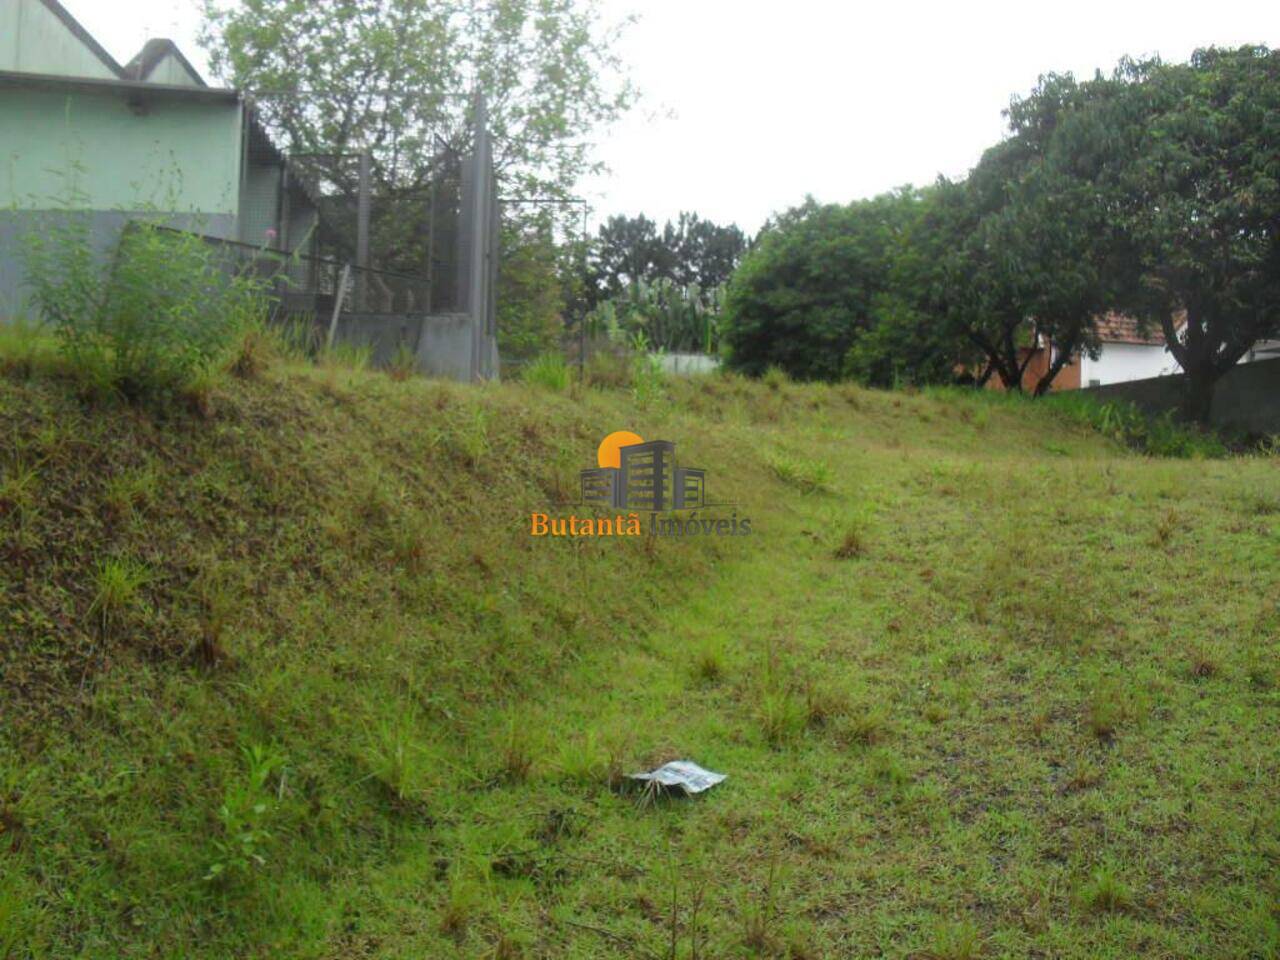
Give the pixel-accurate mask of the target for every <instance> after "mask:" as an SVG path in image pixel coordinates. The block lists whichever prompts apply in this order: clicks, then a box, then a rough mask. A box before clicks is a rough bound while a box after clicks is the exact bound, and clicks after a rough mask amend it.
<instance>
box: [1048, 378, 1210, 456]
mask: <svg viewBox="0 0 1280 960" xmlns="http://www.w3.org/2000/svg"><path fill="white" fill-rule="evenodd" d="M1047 402H1048V403H1050V404H1052V405H1053V406H1054V407H1055V408H1056V409H1057V410H1058V411H1059V412H1060V413H1061V414H1062V415H1063V416H1064V417H1066V418H1067V419H1069V420H1074V421H1075V422H1077V423H1082V424H1084V425H1085V426H1088V427H1091V428H1093V429H1094V430H1097V431H1098V432H1099V433H1102V434H1104V435H1106V436H1108V437H1111V438H1112V439H1113V440H1118V441H1119V442H1120V443H1123V444H1125V445H1126V446H1129V447H1132V448H1133V449H1135V450H1138V451H1141V452H1142V453H1147V454H1150V455H1151V456H1153V457H1177V458H1182V459H1189V458H1192V457H1221V456H1225V455H1226V453H1227V448H1226V446H1225V445H1224V444H1223V443H1222V441H1221V440H1219V439H1218V438H1217V437H1215V436H1213V435H1212V434H1208V433H1204V432H1202V431H1200V430H1197V429H1196V428H1195V427H1192V426H1188V425H1186V424H1183V423H1179V422H1178V421H1176V420H1175V419H1174V417H1173V413H1172V412H1171V411H1170V412H1166V413H1162V414H1160V415H1159V416H1155V417H1151V416H1148V415H1147V414H1145V413H1143V412H1142V411H1141V410H1140V409H1139V408H1138V407H1136V406H1135V405H1134V404H1132V403H1130V402H1128V401H1127V400H1104V401H1100V400H1097V399H1095V398H1094V397H1091V396H1089V395H1088V394H1086V393H1081V392H1080V391H1068V392H1064V393H1058V394H1054V395H1053V396H1051V397H1049V398H1047Z"/></svg>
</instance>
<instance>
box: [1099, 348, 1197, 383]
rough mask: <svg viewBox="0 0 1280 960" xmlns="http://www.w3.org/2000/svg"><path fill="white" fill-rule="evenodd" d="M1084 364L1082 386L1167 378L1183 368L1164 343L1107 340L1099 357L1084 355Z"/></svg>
mask: <svg viewBox="0 0 1280 960" xmlns="http://www.w3.org/2000/svg"><path fill="white" fill-rule="evenodd" d="M1080 364H1081V367H1080V386H1082V387H1093V386H1101V385H1103V384H1107V383H1124V382H1125V381H1127V380H1145V379H1147V378H1148V377H1163V376H1167V375H1168V374H1171V373H1179V372H1180V371H1181V369H1182V368H1181V367H1179V366H1178V361H1177V360H1175V359H1174V358H1173V354H1171V353H1170V352H1169V351H1168V350H1166V349H1165V346H1164V344H1162V343H1159V344H1149V343H1104V344H1103V345H1102V353H1101V355H1100V356H1099V357H1098V359H1097V360H1092V359H1090V358H1089V357H1087V356H1084V357H1081V358H1080Z"/></svg>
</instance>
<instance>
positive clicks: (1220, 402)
mask: <svg viewBox="0 0 1280 960" xmlns="http://www.w3.org/2000/svg"><path fill="white" fill-rule="evenodd" d="M1184 379H1185V378H1184V376H1183V375H1182V374H1177V375H1175V376H1169V377H1156V378H1154V379H1147V380H1133V381H1130V382H1128V383H1117V384H1113V385H1111V386H1103V387H1094V388H1093V389H1091V390H1088V391H1086V392H1087V393H1088V394H1089V395H1090V396H1094V397H1098V398H1099V399H1103V400H1113V399H1123V400H1129V401H1131V402H1132V403H1135V404H1137V405H1138V406H1139V407H1141V408H1142V409H1143V410H1146V411H1147V412H1148V413H1153V414H1160V413H1164V412H1165V411H1167V410H1176V409H1177V408H1178V406H1179V405H1180V404H1181V402H1182V390H1183V380H1184ZM1210 421H1211V422H1212V423H1213V425H1214V426H1215V427H1221V428H1223V429H1227V430H1241V431H1245V432H1247V433H1264V434H1274V433H1280V359H1278V360H1260V361H1258V362H1257V363H1245V364H1237V365H1236V366H1235V367H1234V368H1233V369H1232V370H1231V372H1230V373H1228V374H1227V375H1226V376H1224V377H1223V378H1222V379H1221V380H1219V381H1218V388H1217V390H1215V391H1214V395H1213V409H1212V411H1211V412H1210Z"/></svg>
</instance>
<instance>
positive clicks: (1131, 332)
mask: <svg viewBox="0 0 1280 960" xmlns="http://www.w3.org/2000/svg"><path fill="white" fill-rule="evenodd" d="M1184 322H1185V321H1184V320H1183V318H1182V317H1178V318H1176V319H1175V321H1174V324H1175V326H1176V327H1177V328H1179V329H1181V327H1182V325H1183V323H1184ZM1098 339H1099V340H1101V341H1102V342H1103V343H1136V344H1141V345H1142V346H1154V347H1162V346H1164V332H1163V331H1162V330H1161V329H1160V325H1159V324H1148V325H1146V326H1145V327H1144V326H1143V324H1142V323H1140V322H1139V321H1138V319H1137V318H1136V317H1126V316H1125V315H1124V314H1120V313H1108V314H1105V315H1104V316H1101V317H1099V318H1098Z"/></svg>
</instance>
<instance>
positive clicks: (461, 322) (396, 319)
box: [317, 313, 498, 382]
mask: <svg viewBox="0 0 1280 960" xmlns="http://www.w3.org/2000/svg"><path fill="white" fill-rule="evenodd" d="M471 322H472V318H471V315H470V314H466V313H441V314H432V315H431V316H422V315H420V314H419V315H409V316H406V315H403V314H380V313H344V314H342V316H340V317H339V318H338V328H337V330H336V331H335V334H334V340H335V342H337V343H345V344H350V345H353V346H360V347H368V348H369V351H370V357H369V362H370V363H371V364H372V365H373V366H375V367H385V366H387V365H388V364H390V363H391V362H392V361H393V360H394V359H395V357H396V355H397V353H399V352H400V351H401V350H402V349H403V350H405V351H407V352H408V353H409V354H410V355H412V356H413V357H414V366H415V369H416V370H417V371H418V372H419V373H421V374H423V375H424V376H428V377H439V378H441V379H444V380H460V381H463V382H467V381H469V380H470V379H471V351H472V339H471V338H472V328H471ZM317 325H318V326H319V327H322V328H323V329H324V331H325V332H327V330H328V318H325V317H319V318H317ZM481 349H482V351H483V360H484V361H485V363H486V366H490V365H491V367H492V369H493V371H495V372H494V373H492V374H485V375H484V376H485V379H490V378H492V379H497V373H496V371H497V365H498V346H497V342H496V341H494V339H493V338H492V337H486V338H485V340H484V343H483V344H482V347H481ZM482 372H483V371H482Z"/></svg>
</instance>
